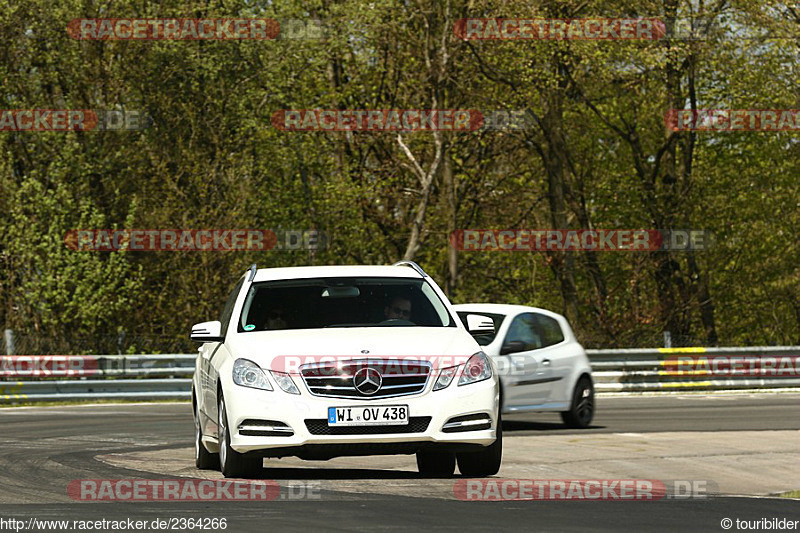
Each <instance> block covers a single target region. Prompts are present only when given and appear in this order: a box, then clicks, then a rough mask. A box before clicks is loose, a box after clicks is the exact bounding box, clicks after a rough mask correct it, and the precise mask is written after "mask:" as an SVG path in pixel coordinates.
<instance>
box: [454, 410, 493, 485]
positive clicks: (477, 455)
mask: <svg viewBox="0 0 800 533" xmlns="http://www.w3.org/2000/svg"><path fill="white" fill-rule="evenodd" d="M456 457H457V458H458V469H459V470H460V471H461V473H462V474H463V475H465V476H467V477H486V476H493V475H495V474H497V472H499V471H500V463H501V462H502V460H503V422H502V420H500V418H499V417H498V419H497V439H496V440H495V441H494V442H493V443H492V444H491V445H489V446H487V447H486V448H484V449H483V450H481V451H479V452H463V453H458V454H456Z"/></svg>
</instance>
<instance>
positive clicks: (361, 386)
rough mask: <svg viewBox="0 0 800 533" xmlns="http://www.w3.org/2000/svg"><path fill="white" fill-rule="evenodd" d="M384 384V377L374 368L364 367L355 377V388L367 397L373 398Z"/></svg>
mask: <svg viewBox="0 0 800 533" xmlns="http://www.w3.org/2000/svg"><path fill="white" fill-rule="evenodd" d="M382 384H383V376H381V373H380V372H378V371H377V370H375V369H374V368H372V367H369V366H368V367H364V368H362V369H361V370H359V371H358V372H356V374H355V376H353V386H354V387H355V388H356V390H357V391H358V392H360V393H361V394H363V395H365V396H372V395H373V394H375V393H376V392H378V391H379V390H381V385H382Z"/></svg>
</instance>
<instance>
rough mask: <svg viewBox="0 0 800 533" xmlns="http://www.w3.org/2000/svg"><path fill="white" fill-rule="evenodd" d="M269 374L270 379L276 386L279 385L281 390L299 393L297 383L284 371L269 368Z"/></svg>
mask: <svg viewBox="0 0 800 533" xmlns="http://www.w3.org/2000/svg"><path fill="white" fill-rule="evenodd" d="M270 374H272V379H274V380H275V383H277V384H278V387H280V388H281V390H283V392H288V393H289V394H300V391H299V390H298V388H297V385H295V384H294V380H293V379H292V376H290V375H289V374H287V373H285V372H276V371H275V370H270Z"/></svg>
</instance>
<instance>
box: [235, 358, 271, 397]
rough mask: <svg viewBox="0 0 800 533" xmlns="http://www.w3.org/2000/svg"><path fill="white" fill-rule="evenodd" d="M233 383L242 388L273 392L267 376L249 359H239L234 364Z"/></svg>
mask: <svg viewBox="0 0 800 533" xmlns="http://www.w3.org/2000/svg"><path fill="white" fill-rule="evenodd" d="M233 382H234V383H236V384H237V385H241V386H242V387H252V388H254V389H262V390H272V385H270V384H269V380H268V379H267V376H266V375H265V374H264V371H263V370H261V367H260V366H258V365H257V364H255V363H254V362H252V361H248V360H247V359H237V360H236V361H234V363H233Z"/></svg>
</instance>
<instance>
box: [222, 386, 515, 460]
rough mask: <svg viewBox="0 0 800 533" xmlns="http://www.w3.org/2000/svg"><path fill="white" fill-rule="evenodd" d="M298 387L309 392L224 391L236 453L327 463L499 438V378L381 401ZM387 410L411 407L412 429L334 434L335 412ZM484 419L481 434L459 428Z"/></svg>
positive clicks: (354, 429)
mask: <svg viewBox="0 0 800 533" xmlns="http://www.w3.org/2000/svg"><path fill="white" fill-rule="evenodd" d="M294 381H295V384H296V385H297V386H298V388H300V390H301V394H300V395H293V394H287V393H285V392H283V391H282V390H280V389H276V390H273V391H263V390H258V389H251V388H247V387H241V386H238V385H235V384H233V383H232V382H229V383H228V384H224V385H223V393H224V394H225V401H226V408H227V411H228V427H229V428H230V429H231V447H232V448H233V449H234V450H236V451H237V452H240V453H247V452H253V453H256V452H257V453H259V454H260V455H264V456H273V457H280V456H284V455H297V456H300V457H304V456H307V457H309V458H322V459H325V458H330V457H336V456H339V455H374V454H383V453H385V454H394V453H414V452H415V451H418V450H419V449H423V448H438V449H451V450H453V451H456V450H459V449H469V448H472V447H474V448H479V447H482V446H488V445H490V444H492V443H493V442H494V440H495V438H496V429H497V405H498V400H499V386H498V382H497V379H496V378H493V379H489V380H486V381H482V382H479V383H473V384H469V385H463V386H460V387H459V386H458V385H457V383H455V382H454V383H451V384H450V386H449V387H447V388H446V389H443V390H439V391H435V392H433V391H432V390H431V389H432V387H433V383H432V381H433V380H431V382H429V383H428V385H427V387H426V389H425V391H424V392H423V393H421V394H417V395H409V396H399V397H394V398H381V399H379V400H377V399H376V400H353V399H342V398H328V397H319V396H312V395H311V394H310V393H309V392H308V390H307V389H306V388H305V386H304V385H303V383H302V380H301V379H300V378H299V377H295V378H294ZM387 405H407V406H408V409H409V416H410V419H409V424H408V426H390V427H387V426H355V427H352V426H351V427H344V428H334V429H330V428H329V427H328V425H327V417H328V408H329V407H348V406H370V407H380V406H387ZM481 414H484V415H485V418H486V419H488V424H479V425H478V426H477V428H479V429H473V427H475V426H472V427H471V426H470V425H469V424H464V425H459V424H458V423H457V422H456V423H455V424H454V423H453V421H452V419H453V418H458V417H467V418H469V416H468V415H481ZM448 422H450V424H449V426H448V427H447V428H445V424H448ZM274 423H277V424H274ZM487 425H489V426H490V427H486V426H487ZM454 426H455V427H454ZM259 428H262V429H263V431H259ZM484 428H485V429H484Z"/></svg>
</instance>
